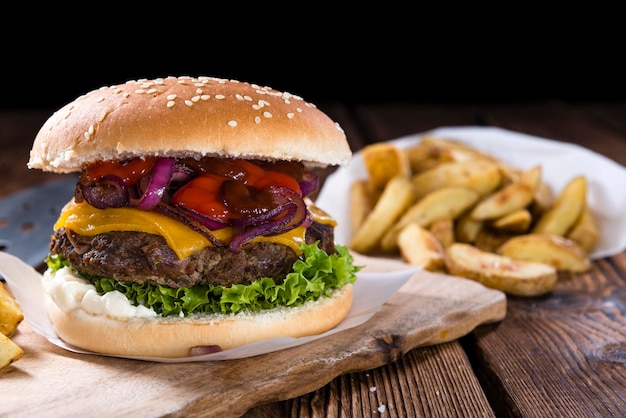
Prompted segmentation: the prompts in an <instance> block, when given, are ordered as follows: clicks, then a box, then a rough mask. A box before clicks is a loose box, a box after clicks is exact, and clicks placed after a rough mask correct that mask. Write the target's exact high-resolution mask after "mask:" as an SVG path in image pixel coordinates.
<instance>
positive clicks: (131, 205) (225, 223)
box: [48, 157, 359, 316]
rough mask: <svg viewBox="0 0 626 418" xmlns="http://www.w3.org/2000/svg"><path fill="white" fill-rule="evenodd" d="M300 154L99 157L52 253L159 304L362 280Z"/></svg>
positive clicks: (162, 309) (268, 300)
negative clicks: (276, 158)
mask: <svg viewBox="0 0 626 418" xmlns="http://www.w3.org/2000/svg"><path fill="white" fill-rule="evenodd" d="M317 187H318V181H317V177H316V176H315V174H314V173H313V172H311V171H309V170H307V169H306V168H305V167H304V165H303V164H301V163H298V162H273V163H271V162H265V161H249V160H238V159H219V158H203V159H200V160H195V159H190V158H186V159H173V158H156V157H154V158H152V157H151V158H145V159H139V158H137V159H132V160H128V161H123V162H114V161H110V162H102V163H97V164H93V165H91V166H89V167H87V169H86V170H85V171H84V172H83V173H82V174H81V177H80V178H79V181H78V184H77V188H76V193H75V196H74V202H71V203H70V204H68V206H67V207H66V208H65V210H64V211H63V213H62V214H61V217H60V218H59V220H58V221H57V224H56V225H55V233H54V235H53V239H52V242H51V245H50V249H51V253H52V255H51V256H50V257H49V259H48V265H49V267H50V271H51V272H52V273H53V274H54V272H55V271H57V270H58V269H60V268H64V267H66V268H69V269H71V270H72V271H73V272H74V273H75V274H78V275H80V276H81V277H82V278H83V279H85V280H87V281H89V282H91V283H92V284H93V285H94V286H95V288H96V290H97V291H98V292H99V293H100V294H103V293H106V292H109V291H119V292H121V293H123V294H124V295H125V296H126V297H127V298H128V299H129V300H130V302H131V303H132V304H134V305H143V306H146V307H149V308H151V309H153V310H154V311H155V312H157V313H158V314H162V315H165V316H167V315H182V316H187V315H191V314H193V313H209V312H220V313H229V312H238V311H241V310H258V309H268V308H273V307H276V306H281V305H286V306H291V305H300V304H302V303H304V302H306V301H308V300H314V299H317V298H319V297H321V296H324V295H328V294H330V293H331V292H332V291H333V290H334V289H336V288H340V287H342V286H344V285H345V284H347V283H352V282H354V281H355V279H356V276H355V273H356V272H357V271H358V269H359V268H358V267H355V266H353V265H352V257H351V256H350V254H349V253H348V251H347V249H346V248H345V247H342V246H337V247H335V245H334V237H333V228H334V225H335V224H334V220H332V219H331V218H330V217H328V216H327V215H325V214H323V212H321V211H319V209H317V208H315V207H314V205H313V204H312V202H310V201H309V200H308V198H307V195H309V194H310V193H312V192H313V191H315V190H317Z"/></svg>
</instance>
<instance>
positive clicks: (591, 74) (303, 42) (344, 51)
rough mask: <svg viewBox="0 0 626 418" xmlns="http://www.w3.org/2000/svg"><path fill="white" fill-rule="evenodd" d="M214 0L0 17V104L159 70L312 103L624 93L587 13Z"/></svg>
mask: <svg viewBox="0 0 626 418" xmlns="http://www.w3.org/2000/svg"><path fill="white" fill-rule="evenodd" d="M177 6H178V7H177ZM305 6H306V5H303V6H302V7H305ZM308 7H309V8H310V7H311V5H308ZM239 8H241V9H242V10H238V9H239ZM26 9H27V7H26ZM226 9H227V10H228V11H229V12H227V13H225V12H224V11H221V12H219V13H218V12H217V11H216V10H214V9H213V8H212V7H211V8H209V7H208V6H207V5H204V7H200V8H197V9H192V8H190V7H183V6H182V4H181V5H174V4H170V6H169V7H166V8H156V7H155V8H152V9H146V10H142V11H131V10H127V9H125V8H122V9H117V10H113V9H112V8H111V10H98V11H96V12H90V11H84V12H85V13H83V14H82V15H81V16H74V15H73V14H72V13H75V12H76V10H73V11H72V13H69V10H68V13H67V14H63V15H61V16H59V15H58V9H56V10H55V16H54V17H53V16H46V12H44V11H41V10H40V9H38V12H39V13H37V16H35V15H31V14H29V13H28V11H24V10H23V11H21V12H20V13H18V14H13V15H12V14H5V15H4V17H5V25H4V26H3V27H2V29H0V30H1V31H2V32H0V35H1V36H2V46H3V48H2V51H1V56H0V59H1V65H0V75H1V80H2V88H1V89H0V108H5V109H11V108H58V107H61V106H62V105H64V104H66V103H67V102H69V101H71V100H73V99H75V98H76V97H78V96H79V95H81V94H84V93H86V92H88V91H90V90H92V89H95V88H98V87H100V86H105V85H106V86H108V85H112V84H116V83H121V82H124V81H127V80H129V79H138V78H154V77H164V76H168V75H207V76H217V77H223V78H234V79H239V80H242V81H249V82H255V83H257V84H261V85H268V86H271V87H274V88H276V89H278V90H282V91H288V92H290V93H292V94H297V95H300V96H302V97H303V98H305V99H306V100H308V101H311V102H314V103H325V102H343V103H347V104H353V103H381V102H392V101H403V102H422V103H423V102H429V103H432V102H436V103H442V104H452V103H457V102H463V103H468V102H471V103H479V102H522V101H535V100H567V101H573V102H576V101H598V100H600V101H615V100H622V99H626V83H625V82H624V78H625V74H626V69H625V68H626V67H625V66H624V64H623V63H622V61H623V59H622V56H623V53H624V47H623V45H622V41H621V39H622V38H623V36H622V35H621V33H620V30H618V28H617V27H616V29H617V30H616V31H615V32H616V33H609V31H606V30H605V29H606V28H607V27H609V26H610V25H596V26H595V27H594V26H593V25H592V23H593V22H592V19H591V16H584V20H581V21H578V20H576V21H574V20H571V19H570V20H568V19H565V18H564V16H563V15H559V16H558V19H556V20H555V18H554V17H551V18H548V17H544V15H543V12H542V13H537V16H539V19H538V18H537V16H533V17H532V18H528V17H526V18H524V17H522V16H521V15H515V16H516V17H518V19H516V20H514V19H511V18H512V16H513V15H511V14H509V13H507V14H503V15H496V16H495V17H494V16H493V15H483V16H479V18H477V17H476V16H470V15H465V14H464V13H465V12H463V11H461V12H459V13H457V14H456V16H457V20H450V15H449V14H447V15H444V14H441V12H439V14H433V13H430V14H427V13H425V12H424V11H420V10H410V11H401V10H397V9H393V8H389V9H388V10H378V9H375V10H374V9H372V10H361V12H362V13H363V12H366V13H367V14H366V15H364V16H363V15H356V14H349V13H348V14H345V15H338V14H336V13H337V10H335V9H332V10H327V9H320V10H313V9H312V8H311V9H307V8H305V9H302V11H300V12H298V13H296V14H295V15H292V16H290V17H284V16H277V15H273V14H272V13H271V11H269V10H266V9H264V8H262V7H260V6H259V7H257V8H256V9H254V10H249V9H246V8H245V6H243V5H237V4H228V5H227V8H226ZM243 10H245V11H246V12H248V13H247V14H245V15H244V14H243V13H242V11H243ZM348 11H350V9H348ZM585 13H587V12H585ZM309 15H310V16H309ZM609 15H610V13H609ZM444 17H445V19H444ZM306 18H308V19H306ZM604 18H606V16H605V17H604ZM541 19H543V20H541ZM14 20H17V23H16V22H14ZM9 21H10V22H11V23H13V26H12V28H11V26H10V25H8V22H9ZM557 21H558V22H559V23H563V22H565V23H566V25H565V26H559V27H556V26H555V24H554V23H555V22H557ZM620 27H621V26H620Z"/></svg>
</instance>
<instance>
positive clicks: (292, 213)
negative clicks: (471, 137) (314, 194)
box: [229, 186, 308, 252]
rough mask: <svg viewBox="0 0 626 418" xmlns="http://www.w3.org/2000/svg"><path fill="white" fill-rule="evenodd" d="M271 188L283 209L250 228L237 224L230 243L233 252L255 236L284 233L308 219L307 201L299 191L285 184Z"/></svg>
mask: <svg viewBox="0 0 626 418" xmlns="http://www.w3.org/2000/svg"><path fill="white" fill-rule="evenodd" d="M269 189H270V192H271V193H272V194H273V195H274V198H275V200H276V201H278V202H279V205H278V207H279V208H281V209H282V211H281V212H280V213H279V214H278V215H277V216H275V217H273V218H272V219H270V220H268V221H266V222H263V223H260V224H258V225H256V226H253V227H251V228H248V229H246V228H243V227H239V226H235V227H234V234H233V239H232V241H231V243H230V245H229V249H230V250H231V251H232V252H238V251H239V250H240V249H241V246H242V245H244V244H245V243H247V242H248V241H250V240H251V239H253V238H255V237H258V236H273V235H280V234H284V233H285V232H287V231H289V230H291V229H293V228H296V227H298V226H300V225H302V223H303V222H305V221H307V214H308V209H307V207H306V203H305V202H304V199H302V197H301V196H300V195H299V194H298V193H297V192H295V191H293V190H291V189H290V188H288V187H284V186H281V187H278V186H270V187H269Z"/></svg>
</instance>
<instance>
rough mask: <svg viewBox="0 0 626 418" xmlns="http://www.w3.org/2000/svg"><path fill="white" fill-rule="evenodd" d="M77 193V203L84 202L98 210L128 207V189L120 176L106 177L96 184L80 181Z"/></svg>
mask: <svg viewBox="0 0 626 418" xmlns="http://www.w3.org/2000/svg"><path fill="white" fill-rule="evenodd" d="M76 192H77V193H75V199H76V201H77V202H81V201H83V200H84V201H86V202H87V203H89V204H90V205H91V206H93V207H94V208H96V209H106V208H121V207H124V206H128V189H127V187H126V185H125V184H124V180H122V179H121V178H120V177H118V176H114V175H108V176H104V177H102V178H101V179H100V180H98V181H97V182H96V183H94V184H88V183H83V182H81V181H80V180H79V182H78V185H77V188H76Z"/></svg>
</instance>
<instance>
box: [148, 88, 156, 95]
mask: <svg viewBox="0 0 626 418" xmlns="http://www.w3.org/2000/svg"><path fill="white" fill-rule="evenodd" d="M157 91H158V90H157V89H155V88H151V89H150V90H148V94H154V93H156V92H157Z"/></svg>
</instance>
